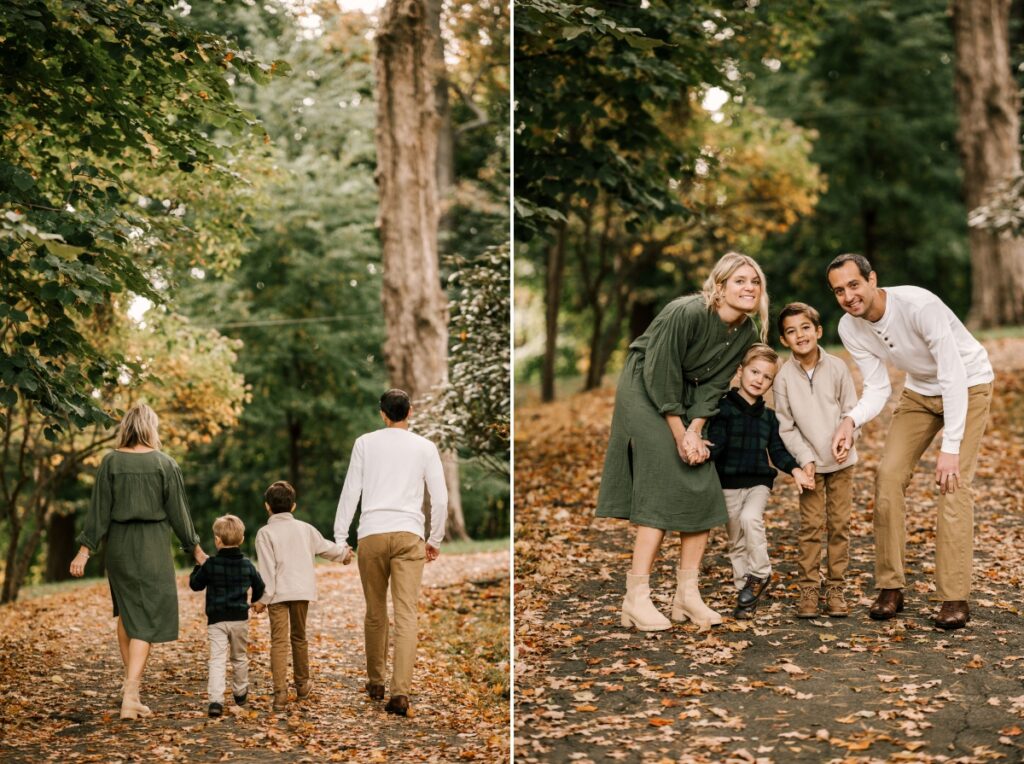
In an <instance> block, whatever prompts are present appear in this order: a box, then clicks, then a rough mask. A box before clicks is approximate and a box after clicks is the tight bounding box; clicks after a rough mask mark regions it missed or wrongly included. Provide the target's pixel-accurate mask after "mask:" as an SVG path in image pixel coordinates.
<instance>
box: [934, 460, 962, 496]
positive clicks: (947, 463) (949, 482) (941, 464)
mask: <svg viewBox="0 0 1024 764" xmlns="http://www.w3.org/2000/svg"><path fill="white" fill-rule="evenodd" d="M935 483H936V485H938V486H939V491H940V492H942V493H944V494H946V493H956V489H957V488H959V487H960V454H947V453H946V452H945V451H939V458H938V459H936V460H935Z"/></svg>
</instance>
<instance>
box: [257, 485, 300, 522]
mask: <svg viewBox="0 0 1024 764" xmlns="http://www.w3.org/2000/svg"><path fill="white" fill-rule="evenodd" d="M263 501H265V502H266V503H267V506H269V507H270V511H271V513H272V514H275V515H279V514H281V513H282V512H291V511H292V507H294V506H295V489H294V488H292V484H291V483H289V482H288V481H286V480H278V481H277V482H276V483H274V484H272V485H271V486H270V488H268V489H267V492H266V493H264V494H263Z"/></svg>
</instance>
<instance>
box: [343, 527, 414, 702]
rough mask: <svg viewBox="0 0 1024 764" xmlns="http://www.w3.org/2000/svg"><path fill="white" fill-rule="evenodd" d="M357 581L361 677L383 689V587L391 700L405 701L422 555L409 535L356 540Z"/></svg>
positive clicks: (409, 682) (412, 660)
mask: <svg viewBox="0 0 1024 764" xmlns="http://www.w3.org/2000/svg"><path fill="white" fill-rule="evenodd" d="M356 559H357V561H358V564H359V580H360V581H362V584H363V596H364V597H365V599H366V619H365V622H364V636H365V639H366V676H367V679H368V680H369V681H370V682H372V683H373V684H381V685H382V684H384V675H385V672H386V670H387V667H386V663H387V656H388V605H387V592H388V585H389V583H390V586H391V604H392V607H393V608H394V611H395V660H394V664H393V668H392V674H391V695H392V696H394V695H409V691H410V689H411V688H412V668H413V664H415V662H416V608H417V600H418V599H419V595H420V582H421V580H422V579H423V563H424V561H425V560H426V549H425V544H424V542H423V539H421V538H420V537H419V536H417V535H416V534H415V533H407V532H400V533H378V534H374V535H373V536H367V537H366V538H362V539H359V553H358V554H357V555H356Z"/></svg>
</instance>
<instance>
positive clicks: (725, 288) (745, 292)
mask: <svg viewBox="0 0 1024 764" xmlns="http://www.w3.org/2000/svg"><path fill="white" fill-rule="evenodd" d="M763 288H764V285H763V284H761V277H760V276H758V275H757V271H755V270H754V269H753V268H751V267H750V266H749V265H741V266H740V267H739V268H737V269H736V270H735V271H733V273H732V275H731V276H730V277H729V278H728V279H726V280H725V283H724V284H723V285H722V286H721V290H722V291H721V294H722V304H723V305H726V306H728V307H730V308H732V309H733V310H735V311H737V312H739V313H742V314H744V315H746V314H748V313H753V312H754V311H755V310H757V304H758V301H759V300H760V299H761V290H762V289H763Z"/></svg>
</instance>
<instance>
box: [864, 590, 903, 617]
mask: <svg viewBox="0 0 1024 764" xmlns="http://www.w3.org/2000/svg"><path fill="white" fill-rule="evenodd" d="M900 612H903V590H902V589H879V590H878V598H877V599H876V600H875V603H874V604H873V605H872V606H871V609H870V610H869V611H868V615H870V616H871V617H872V618H873V619H875V620H876V621H888V620H889V619H890V618H895V617H896V614H897V613H900Z"/></svg>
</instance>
